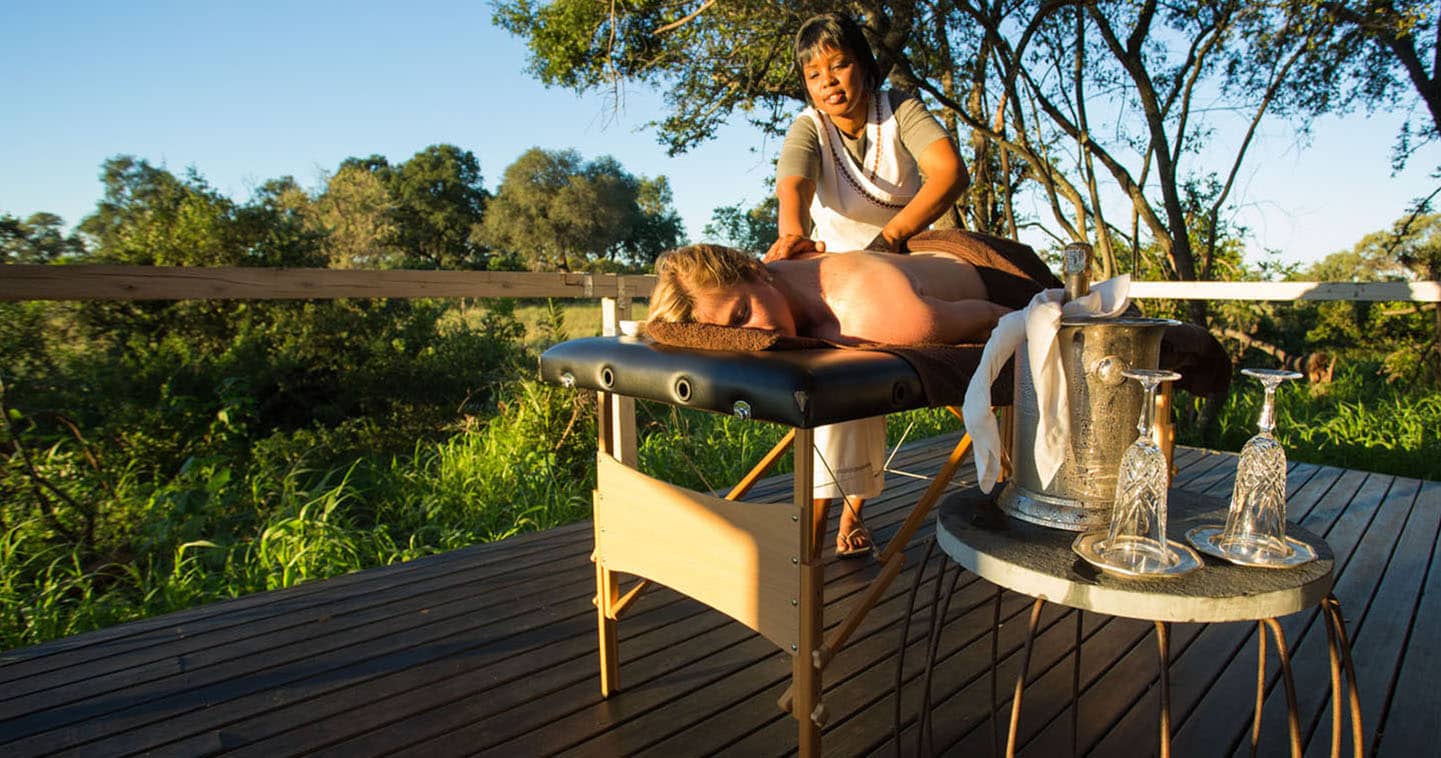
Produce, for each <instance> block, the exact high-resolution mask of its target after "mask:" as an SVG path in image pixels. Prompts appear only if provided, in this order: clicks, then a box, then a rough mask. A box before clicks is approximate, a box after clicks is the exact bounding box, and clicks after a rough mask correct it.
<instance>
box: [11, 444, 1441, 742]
mask: <svg viewBox="0 0 1441 758" xmlns="http://www.w3.org/2000/svg"><path fill="white" fill-rule="evenodd" d="M953 442H954V438H953V437H940V438H936V439H933V440H927V441H924V442H920V443H916V444H913V445H910V446H908V447H907V448H905V449H903V450H902V452H901V454H900V455H898V456H897V460H896V462H895V463H894V464H893V465H895V466H896V467H898V468H901V469H904V470H906V471H911V472H916V473H923V474H930V473H932V472H934V471H935V470H936V469H937V468H938V467H939V465H940V463H941V462H942V461H943V460H944V458H945V455H946V453H948V452H949V449H950V446H951V444H952V443H953ZM1177 464H1178V467H1179V473H1178V475H1177V477H1176V482H1175V483H1176V486H1178V487H1182V488H1185V489H1187V490H1192V491H1196V492H1209V493H1211V494H1214V495H1220V496H1225V495H1227V494H1228V493H1229V487H1230V482H1231V477H1232V475H1233V473H1234V470H1235V457H1234V456H1232V455H1229V454H1220V453H1213V452H1209V451H1204V450H1195V449H1182V450H1178V459H1177ZM972 482H974V473H973V472H972V471H969V470H967V471H963V472H962V474H960V475H958V477H957V482H956V484H955V485H953V486H954V487H964V486H970V483H972ZM924 486H925V482H923V481H920V480H918V479H914V478H909V477H903V476H892V477H891V478H890V480H889V481H888V485H887V489H886V493H885V496H884V497H883V498H879V499H877V500H875V501H872V502H871V503H870V504H868V505H867V507H866V519H867V523H868V524H869V525H870V526H871V528H872V531H873V532H874V533H875V534H876V536H877V538H878V540H879V541H881V542H882V543H883V542H884V540H885V539H886V538H887V537H888V536H889V534H890V533H891V532H893V531H894V530H895V528H896V527H897V526H898V525H899V522H900V520H901V519H902V518H903V517H904V515H905V512H906V510H907V509H908V507H909V505H910V504H911V503H912V502H913V501H914V500H915V498H916V497H917V496H918V495H919V493H920V492H921V490H922V489H923V488H924ZM789 488H790V481H789V478H788V477H778V478H774V479H771V480H767V481H766V482H765V483H763V484H762V485H761V486H759V487H757V489H756V490H754V491H753V493H752V495H751V496H750V497H751V499H753V500H784V499H787V498H788V497H789V491H790V490H789ZM1289 489H1290V498H1291V499H1290V516H1291V518H1292V519H1293V520H1296V521H1298V522H1300V523H1302V524H1303V525H1305V526H1306V527H1307V528H1308V529H1310V530H1311V531H1312V532H1315V533H1317V534H1320V535H1323V536H1324V537H1325V538H1326V539H1327V541H1328V542H1329V543H1330V545H1331V547H1332V549H1333V550H1334V551H1335V553H1336V564H1337V567H1338V576H1337V580H1336V586H1335V593H1336V595H1337V596H1338V597H1339V598H1340V600H1341V602H1342V607H1343V610H1344V612H1345V616H1346V623H1347V628H1348V630H1349V632H1350V635H1351V639H1352V642H1353V650H1354V656H1355V661H1356V666H1357V674H1358V679H1359V683H1360V689H1361V698H1362V710H1363V713H1364V718H1365V734H1366V740H1367V745H1366V748H1367V752H1368V753H1369V752H1372V751H1376V752H1379V753H1380V754H1383V755H1396V756H1411V755H1424V754H1435V751H1436V749H1437V746H1438V745H1441V687H1438V686H1437V682H1441V655H1438V654H1437V653H1436V652H1435V651H1433V650H1432V649H1431V646H1432V644H1433V642H1432V641H1434V640H1436V639H1438V638H1441V561H1437V560H1436V559H1437V557H1438V555H1437V554H1438V540H1437V536H1438V526H1441V483H1437V482H1423V481H1418V480H1415V479H1407V478H1401V477H1393V476H1385V475H1379V474H1368V473H1365V472H1359V471H1347V470H1343V469H1337V468H1332V467H1327V466H1314V465H1309V464H1292V468H1291V472H1290V477H1289ZM834 528H835V523H834V515H833V516H832V523H831V530H832V531H831V535H830V536H829V537H828V539H827V541H826V543H825V544H826V545H828V546H829V545H831V544H833V542H834ZM929 532H930V527H927V528H926V529H925V530H924V531H923V533H922V537H921V538H918V539H917V540H916V541H915V543H914V544H912V545H911V546H910V547H909V549H908V552H907V561H908V563H907V568H906V570H905V573H904V574H903V575H902V577H901V578H900V580H898V581H897V582H896V583H894V584H893V585H892V586H891V589H890V591H889V592H888V593H887V595H886V597H885V598H884V600H883V601H882V602H881V603H880V604H879V605H878V606H877V608H876V610H875V611H873V612H872V613H871V614H870V616H868V618H867V621H866V623H865V624H864V625H863V626H862V628H861V630H860V631H859V632H858V633H857V634H856V635H855V636H854V637H853V638H852V640H851V642H850V644H849V645H848V646H847V647H846V648H845V649H844V650H842V651H841V653H840V654H839V655H838V656H837V657H836V658H835V659H834V660H833V661H832V662H831V664H830V666H829V667H828V668H827V669H826V672H825V697H824V700H825V704H826V707H827V709H828V711H829V713H830V720H829V724H828V725H827V727H826V729H825V736H824V740H825V741H824V745H825V750H826V753H827V754H829V755H870V754H877V753H880V754H893V753H895V751H896V748H895V746H894V745H895V742H894V740H895V739H897V736H896V735H894V734H893V725H894V724H895V723H896V721H895V713H896V705H897V704H896V700H895V697H894V692H895V687H896V682H897V676H898V666H897V663H898V655H897V652H898V651H899V650H901V649H902V645H901V635H902V632H903V628H904V625H903V624H901V623H898V621H899V620H900V619H901V618H903V616H904V612H905V609H906V608H907V606H908V603H909V602H910V600H911V598H910V595H911V593H912V590H913V588H915V591H916V593H917V594H916V597H917V600H916V601H915V602H916V605H917V610H916V611H915V613H914V614H913V615H912V616H911V619H912V623H911V624H910V626H909V630H908V637H907V639H906V644H905V646H904V650H905V655H904V667H903V669H902V670H901V671H900V672H899V676H901V678H902V679H903V683H902V684H903V686H902V688H901V693H902V694H901V700H900V704H899V705H900V726H901V731H900V733H899V735H898V739H899V745H900V752H901V754H904V755H913V754H916V753H918V752H921V751H920V750H919V749H918V743H917V737H918V735H917V728H916V720H917V719H916V715H917V713H918V711H919V709H920V707H921V705H922V701H923V693H922V689H923V687H922V677H921V674H922V670H923V659H924V658H925V652H926V651H925V650H924V649H923V647H924V640H925V630H926V626H927V624H928V623H929V615H930V613H931V611H930V609H929V607H930V605H931V600H932V598H934V597H937V596H938V594H939V593H938V592H937V589H938V583H937V581H936V573H937V567H938V566H939V565H940V560H941V553H940V551H939V550H937V551H936V552H935V555H934V556H933V557H932V560H931V562H930V565H929V568H927V569H926V571H925V573H924V574H923V577H922V581H921V583H920V584H919V585H917V584H916V582H915V579H916V570H917V567H918V566H919V565H920V564H921V563H922V560H921V559H922V557H923V555H924V554H925V553H926V547H927V539H926V537H928V535H929ZM590 549H591V535H590V525H589V523H582V524H575V525H572V526H567V527H563V528H559V529H553V530H550V531H547V532H543V533H539V534H531V535H526V536H522V537H518V538H515V539H511V540H507V541H505V542H503V543H498V544H494V545H483V546H478V547H474V548H470V549H466V550H460V551H455V552H452V553H448V554H446V555H442V556H436V557H433V558H427V559H423V560H417V561H413V562H410V563H406V564H402V565H397V566H390V567H386V568H381V569H375V570H371V571H364V572H359V573H355V574H351V575H347V576H344V577H339V578H336V579H332V580H327V581H320V582H314V583H311V584H306V585H303V586H301V587H296V588H293V589H289V590H283V591H278V592H270V593H263V594H259V595H253V596H249V597H245V598H241V599H238V600H234V601H230V602H225V603H217V604H213V605H207V606H203V607H199V608H194V609H191V610H187V611H183V612H179V613H174V614H169V615H166V616H162V617H157V618H153V619H147V620H144V621H140V622H135V623H131V624H126V625H122V626H118V627H114V628H110V629H105V630H101V631H98V632H94V633H90V634H84V635H79V636H76V637H71V638H66V639H61V640H56V641H54V642H50V643H47V644H44V645H39V646H36V647H32V648H26V649H20V650H13V651H9V652H6V653H3V654H0V753H4V754H6V755H17V756H19V755H35V754H41V753H52V752H71V753H83V754H86V755H116V754H125V753H132V752H141V751H143V752H147V753H150V754H154V755H187V756H189V755H199V754H205V753H212V752H217V751H225V752H234V753H239V754H254V755H264V756H266V758H274V757H275V756H280V755H290V754H298V753H310V752H322V753H331V754H337V755H347V756H353V755H371V754H380V753H405V754H416V755H424V756H427V757H428V758H434V757H435V756H441V755H456V754H472V753H493V754H498V755H533V754H551V753H572V754H591V755H622V754H624V755H631V754H651V755H664V756H670V755H694V754H707V753H716V752H721V753H731V754H737V755H767V754H783V753H786V752H788V751H792V750H794V747H795V740H796V730H795V724H794V722H793V721H792V720H791V718H790V717H789V716H788V715H785V714H782V713H781V712H780V711H779V710H778V709H777V707H776V699H777V697H779V696H780V694H781V692H782V691H783V690H784V688H785V687H786V684H787V683H788V681H789V673H790V660H789V657H788V656H787V655H785V654H783V653H781V652H779V651H777V650H776V649H775V647H774V646H772V645H771V644H770V643H769V642H767V641H766V640H764V639H763V638H761V637H760V636H759V635H757V634H755V633H753V632H751V631H750V630H748V629H746V628H745V627H743V626H741V625H740V624H738V623H734V622H731V621H730V620H728V619H727V618H726V617H724V616H722V615H720V614H719V613H716V612H714V611H711V610H709V609H706V608H704V607H703V606H701V605H699V604H698V603H696V602H694V601H691V600H689V599H686V598H683V597H681V596H679V595H677V594H675V593H674V592H671V591H670V590H666V589H664V588H659V589H655V590H652V591H651V592H650V593H648V594H647V595H646V597H644V598H643V599H642V600H641V601H640V602H639V603H638V604H637V607H636V609H635V611H634V612H632V613H631V614H630V615H629V616H627V617H626V618H625V620H624V621H622V622H621V624H620V632H621V642H620V654H621V661H622V664H621V686H622V688H623V689H622V691H621V692H620V693H619V694H618V695H616V696H614V697H612V698H610V699H609V700H602V699H601V698H600V696H599V689H598V686H599V685H598V676H597V669H596V666H597V661H596V650H595V624H596V621H595V610H594V608H593V606H592V605H591V596H592V594H593V581H594V570H593V568H592V566H591V564H590V562H589V560H588V558H589V554H590ZM827 552H828V553H829V550H827ZM876 570H877V567H876V566H875V565H874V564H871V563H870V562H865V561H846V562H837V561H830V562H828V564H827V566H826V599H827V605H826V612H825V618H826V623H827V625H833V624H835V623H838V622H839V621H840V619H841V618H842V616H843V615H844V611H845V608H846V606H847V604H848V603H849V602H850V601H851V600H852V598H854V597H855V596H856V595H857V594H858V593H859V592H860V591H861V590H862V589H863V588H864V586H865V584H866V582H867V581H868V580H869V579H870V578H871V577H872V576H873V575H874V574H875V572H876ZM950 576H955V572H954V571H952V572H951V574H950ZM941 585H943V586H941V587H939V589H941V590H943V591H944V592H945V593H948V594H947V597H948V598H949V600H948V602H943V603H942V607H943V608H944V609H945V611H946V617H945V627H944V631H943V633H942V635H941V636H940V638H939V640H940V642H939V648H938V650H937V651H936V666H935V669H934V672H933V674H934V678H933V681H932V682H931V695H930V709H931V713H932V714H933V716H932V718H933V732H934V742H933V743H931V744H933V745H934V750H935V751H936V752H943V753H947V754H957V755H959V754H970V753H971V752H972V751H982V752H989V749H990V746H991V731H990V728H989V724H988V718H987V717H988V714H989V709H990V706H989V704H990V702H991V682H990V677H989V676H988V675H987V674H988V672H989V668H990V660H991V636H990V634H989V630H990V628H991V622H992V614H993V612H994V609H995V603H994V600H995V590H994V587H993V586H992V585H990V584H987V583H986V582H983V581H981V580H979V579H978V578H977V577H975V576H974V575H973V574H969V573H962V574H960V575H959V579H958V580H957V581H956V582H955V584H954V587H952V581H951V579H950V578H949V576H948V577H946V578H944V579H943V581H942V582H941ZM1000 607H1001V611H1000V612H1001V615H1002V626H1001V628H1000V635H999V640H1000V643H999V644H1000V650H999V652H1000V657H1001V663H1000V668H999V680H998V682H999V688H1000V696H1001V699H1002V701H1003V702H1004V701H1005V700H1006V699H1007V698H1008V697H1009V692H1010V685H1011V682H1012V681H1013V679H1014V676H1015V672H1016V670H1017V668H1018V666H1019V657H1020V656H1019V650H1020V647H1021V637H1022V636H1023V634H1024V628H1025V614H1026V611H1027V608H1028V607H1029V599H1028V598H1025V597H1022V596H1019V595H1015V594H1013V593H1009V592H1008V593H1004V594H1003V596H1002V600H1001V606H1000ZM1047 609H1048V611H1047V613H1046V614H1045V615H1043V617H1042V622H1041V623H1042V626H1041V631H1040V632H1039V633H1038V635H1037V640H1036V648H1035V651H1034V653H1033V658H1032V661H1031V666H1030V671H1031V675H1032V680H1031V684H1029V685H1028V689H1027V691H1026V698H1025V711H1024V714H1023V719H1022V723H1021V735H1020V736H1021V744H1022V746H1023V747H1022V750H1021V754H1023V755H1036V756H1050V755H1056V754H1065V753H1067V752H1069V750H1070V745H1071V739H1072V734H1071V730H1072V720H1071V717H1070V709H1069V705H1070V699H1071V689H1072V675H1073V670H1074V669H1073V660H1074V659H1073V657H1072V656H1071V651H1072V650H1073V649H1074V642H1075V637H1076V634H1077V631H1076V614H1075V613H1074V612H1073V611H1068V610H1066V609H1064V608H1061V607H1059V606H1055V605H1048V606H1047ZM1282 623H1283V626H1284V628H1285V630H1286V634H1287V639H1288V640H1289V642H1290V645H1291V648H1292V655H1293V662H1294V666H1295V670H1296V678H1297V684H1298V688H1299V690H1300V693H1301V697H1300V700H1301V703H1300V706H1301V708H1300V710H1301V714H1302V734H1303V739H1305V740H1306V743H1307V753H1308V754H1313V753H1315V754H1322V753H1324V751H1325V750H1326V749H1327V748H1328V746H1329V740H1330V734H1329V724H1330V717H1329V710H1328V706H1329V698H1328V696H1327V688H1328V681H1329V679H1328V677H1329V669H1328V664H1327V660H1326V644H1325V642H1326V639H1325V631H1324V626H1323V624H1322V623H1321V622H1320V619H1319V618H1318V616H1317V615H1316V613H1315V612H1314V611H1308V612H1304V613H1299V614H1295V615H1293V616H1291V617H1288V618H1286V619H1283V622H1282ZM1150 632H1151V625H1150V624H1149V623H1147V622H1140V621H1128V620H1121V619H1109V618H1106V617H1102V616H1098V615H1095V614H1085V615H1084V616H1083V617H1082V619H1081V633H1082V634H1083V635H1084V640H1085V641H1084V644H1083V646H1082V650H1083V653H1082V656H1081V668H1080V677H1081V681H1080V685H1081V696H1080V699H1079V702H1078V708H1077V716H1078V718H1077V721H1076V725H1077V735H1076V738H1077V741H1078V744H1079V747H1080V752H1082V753H1088V754H1094V755H1107V756H1109V755H1126V756H1132V755H1137V754H1140V753H1143V752H1145V751H1148V750H1153V749H1154V746H1155V744H1156V743H1155V734H1156V732H1155V730H1156V698H1157V692H1156V690H1157V686H1156V684H1157V676H1156V674H1157V666H1156V659H1155V648H1154V645H1153V644H1152V643H1151V638H1150ZM1255 634H1256V626H1255V625H1254V624H1250V623H1241V624H1222V625H1213V626H1209V627H1207V626H1200V625H1194V624H1177V625H1175V626H1174V628H1173V630H1172V633H1171V651H1172V666H1171V687H1172V692H1171V698H1172V713H1173V716H1172V719H1173V725H1174V732H1175V738H1174V739H1175V741H1174V750H1175V754H1176V755H1178V756H1197V755H1199V756H1212V755H1219V754H1232V753H1235V754H1246V753H1249V750H1250V746H1249V741H1248V731H1249V726H1250V714H1251V707H1252V703H1253V698H1254V687H1255V665H1256V664H1255V655H1256V654H1255V639H1254V635H1255ZM1273 668H1274V665H1273ZM1273 684H1274V681H1273ZM1284 711H1285V707H1284V697H1283V694H1282V692H1281V688H1280V687H1279V686H1273V687H1272V688H1271V692H1270V695H1269V699H1268V701H1267V706H1266V712H1267V723H1266V724H1265V725H1264V727H1263V733H1262V744H1261V749H1260V754H1261V755H1282V754H1284V753H1285V744H1286V729H1285V724H1284V718H1283V714H1284ZM925 752H930V750H927V751H925Z"/></svg>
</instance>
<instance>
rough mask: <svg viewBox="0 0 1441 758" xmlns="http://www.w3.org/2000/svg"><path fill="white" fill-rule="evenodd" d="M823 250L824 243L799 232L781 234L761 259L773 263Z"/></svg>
mask: <svg viewBox="0 0 1441 758" xmlns="http://www.w3.org/2000/svg"><path fill="white" fill-rule="evenodd" d="M825 251H826V243H824V242H821V241H820V240H813V239H811V238H809V237H803V236H801V235H799V234H782V235H781V236H780V238H779V239H777V240H776V241H775V243H774V244H772V245H771V249H770V250H767V251H766V254H765V257H764V258H762V259H761V260H762V262H764V263H774V262H775V261H783V260H787V259H789V258H799V257H801V256H805V255H813V254H816V253H824V252H825Z"/></svg>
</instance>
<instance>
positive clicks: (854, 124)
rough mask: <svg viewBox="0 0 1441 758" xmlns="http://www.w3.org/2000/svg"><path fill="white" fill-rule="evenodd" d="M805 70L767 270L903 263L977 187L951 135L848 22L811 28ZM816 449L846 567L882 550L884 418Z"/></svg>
mask: <svg viewBox="0 0 1441 758" xmlns="http://www.w3.org/2000/svg"><path fill="white" fill-rule="evenodd" d="M795 59H796V68H797V70H798V71H799V73H800V76H801V81H802V82H803V83H804V84H805V90H806V97H807V100H808V101H809V104H810V107H808V108H806V110H805V111H804V112H802V113H801V115H800V117H798V118H797V119H796V121H795V123H794V124H792V125H791V128H790V130H789V131H788V132H787V133H786V138H785V142H784V143H783V144H782V146H781V155H780V161H779V163H778V165H777V167H776V197H777V200H778V201H779V205H780V209H779V219H778V220H779V234H778V238H777V239H776V241H775V244H773V245H771V248H770V250H769V251H768V252H767V253H766V256H765V260H766V261H767V262H770V261H775V260H781V259H784V258H792V257H796V256H800V255H807V254H814V253H819V252H825V251H826V250H837V251H842V250H858V249H862V248H864V249H868V250H877V251H885V252H892V253H901V252H904V250H905V243H906V240H907V239H909V238H910V237H911V236H912V235H914V234H916V233H917V232H919V231H922V230H924V229H926V228H928V227H929V226H930V225H931V223H932V222H934V221H935V220H936V219H938V218H940V217H941V216H942V215H943V214H944V213H945V212H946V211H948V210H950V209H951V208H952V207H953V206H954V204H955V201H956V198H957V197H959V196H960V194H961V193H962V192H963V191H965V189H966V186H967V185H968V184H969V183H970V180H969V177H968V176H967V174H966V166H965V163H963V162H962V161H961V157H960V155H959V154H958V153H957V152H956V147H955V145H954V144H953V143H952V141H951V138H950V135H949V134H948V133H947V132H946V130H945V128H944V127H942V126H941V124H940V123H939V122H938V121H937V120H936V119H935V117H934V116H932V115H931V114H930V113H929V112H927V111H926V109H925V107H924V106H923V105H921V102H920V100H919V99H917V98H916V97H914V96H911V95H906V94H903V93H900V92H897V91H895V90H882V89H881V84H882V82H883V80H884V77H883V75H882V73H881V70H880V66H878V65H877V64H876V59H875V56H874V55H872V53H871V48H870V45H869V44H868V43H867V42H866V39H865V36H864V35H863V34H862V32H861V28H860V26H859V25H858V24H857V23H856V22H855V21H853V20H852V19H850V18H849V17H847V16H845V15H842V14H840V13H825V14H822V15H819V16H815V17H813V18H811V19H809V20H807V21H806V22H805V23H804V24H802V25H801V28H800V31H798V32H797V33H796V39H795ZM815 445H816V456H817V457H816V461H815V476H816V486H815V492H814V495H813V496H814V497H815V499H816V506H817V507H818V508H824V507H826V506H828V505H829V501H830V500H831V499H833V498H844V500H843V502H844V503H845V507H844V508H843V509H842V511H841V517H840V530H839V532H838V534H837V536H836V555H837V556H839V557H843V558H844V557H856V556H864V555H869V554H870V552H871V550H872V548H873V543H872V541H871V535H870V533H869V532H868V531H867V530H866V528H865V525H864V524H863V523H862V521H861V517H860V513H861V507H862V505H863V504H864V502H865V499H866V498H870V497H875V496H876V495H879V494H880V492H881V488H882V485H883V482H884V471H883V470H882V469H883V466H884V462H885V461H884V459H885V446H886V422H885V417H883V416H877V417H874V418H868V419H860V420H858V421H850V422H846V423H844V424H836V425H833V426H826V427H820V428H818V429H816V435H815Z"/></svg>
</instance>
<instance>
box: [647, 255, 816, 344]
mask: <svg viewBox="0 0 1441 758" xmlns="http://www.w3.org/2000/svg"><path fill="white" fill-rule="evenodd" d="M655 273H656V277H657V278H658V279H659V281H657V282H656V285H655V289H654V290H652V291H651V295H650V320H652V321H665V322H670V323H690V322H698V323H702V324H719V325H721V326H746V327H751V328H755V329H766V330H769V331H773V332H777V333H779V334H784V335H787V336H792V337H793V336H795V334H796V325H795V318H794V316H792V314H791V309H790V305H789V303H788V302H787V301H786V298H785V295H783V294H782V293H781V291H780V290H778V289H776V287H775V286H774V285H773V284H772V283H771V282H772V278H771V273H770V272H769V271H767V270H766V267H765V266H764V265H762V264H761V262H760V260H759V259H758V258H756V257H755V256H752V255H748V254H746V253H743V252H741V251H739V250H735V249H732V248H729V247H723V246H721V245H704V244H702V245H690V246H688V247H682V248H678V249H675V250H671V251H669V252H666V253H664V254H662V255H661V256H660V258H658V259H656V262H655Z"/></svg>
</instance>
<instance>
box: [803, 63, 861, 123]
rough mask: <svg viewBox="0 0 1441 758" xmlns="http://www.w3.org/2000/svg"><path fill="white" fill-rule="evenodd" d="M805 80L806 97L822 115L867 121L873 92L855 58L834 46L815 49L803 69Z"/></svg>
mask: <svg viewBox="0 0 1441 758" xmlns="http://www.w3.org/2000/svg"><path fill="white" fill-rule="evenodd" d="M801 76H802V77H804V78H805V81H806V94H808V95H810V98H811V103H812V104H813V105H815V107H816V108H817V109H819V110H820V111H821V112H822V113H824V114H826V115H827V116H830V117H831V118H832V119H835V118H838V117H839V118H846V119H856V120H860V121H864V120H865V118H866V106H867V105H869V103H870V101H869V98H870V91H869V90H868V89H867V88H866V82H865V73H864V72H863V71H862V70H861V66H860V65H859V64H858V63H856V60H855V58H854V57H853V56H852V55H851V54H850V53H848V52H846V51H844V50H841V49H840V48H835V47H822V48H818V49H816V50H815V51H814V52H813V53H812V55H811V59H810V60H809V61H807V62H806V64H805V65H804V66H802V67H801Z"/></svg>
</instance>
